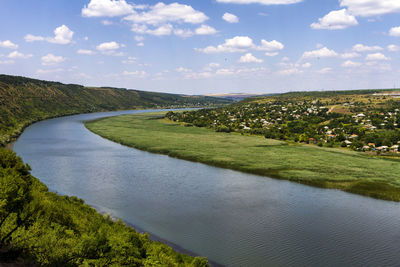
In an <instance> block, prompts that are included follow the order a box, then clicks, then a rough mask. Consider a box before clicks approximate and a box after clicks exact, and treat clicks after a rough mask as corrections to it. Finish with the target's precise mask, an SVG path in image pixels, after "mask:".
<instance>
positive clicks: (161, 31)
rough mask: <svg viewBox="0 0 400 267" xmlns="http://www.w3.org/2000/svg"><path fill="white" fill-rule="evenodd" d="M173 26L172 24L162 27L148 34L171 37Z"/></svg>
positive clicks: (149, 31)
mask: <svg viewBox="0 0 400 267" xmlns="http://www.w3.org/2000/svg"><path fill="white" fill-rule="evenodd" d="M172 29H173V26H172V25H171V24H165V25H161V26H160V27H158V28H156V29H154V30H147V31H146V33H147V34H150V35H156V36H163V35H171V32H172Z"/></svg>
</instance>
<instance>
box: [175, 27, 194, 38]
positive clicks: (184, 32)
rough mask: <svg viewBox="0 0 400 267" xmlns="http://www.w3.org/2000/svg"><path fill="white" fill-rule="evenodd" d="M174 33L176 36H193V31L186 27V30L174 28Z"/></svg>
mask: <svg viewBox="0 0 400 267" xmlns="http://www.w3.org/2000/svg"><path fill="white" fill-rule="evenodd" d="M174 34H175V35H176V36H179V37H183V38H186V37H190V36H193V35H194V32H192V31H191V30H188V29H186V30H184V29H175V30H174Z"/></svg>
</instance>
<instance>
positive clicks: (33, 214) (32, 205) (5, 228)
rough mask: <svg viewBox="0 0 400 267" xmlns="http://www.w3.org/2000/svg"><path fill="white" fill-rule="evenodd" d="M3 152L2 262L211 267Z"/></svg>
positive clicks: (0, 201) (0, 172)
mask: <svg viewBox="0 0 400 267" xmlns="http://www.w3.org/2000/svg"><path fill="white" fill-rule="evenodd" d="M29 171H30V167H29V166H28V165H25V164H24V163H23V162H22V160H21V159H20V158H19V157H17V156H16V155H15V153H13V152H11V151H8V150H5V149H0V262H3V263H4V262H5V263H7V262H12V263H15V262H19V263H24V264H38V265H41V266H78V265H79V266H80V265H83V266H208V263H207V260H206V259H204V258H198V257H196V258H193V257H190V256H187V255H183V254H180V253H177V252H175V251H173V250H172V249H171V248H170V247H168V246H166V245H164V244H162V243H160V242H152V241H150V240H149V238H148V235H143V234H139V233H137V232H136V231H135V230H134V229H132V228H130V227H127V226H126V225H125V224H124V223H123V222H121V221H117V222H114V221H113V220H112V219H111V218H110V217H109V216H103V215H101V214H99V213H97V212H96V211H95V210H94V209H93V208H91V207H89V206H88V205H85V204H84V203H83V200H81V199H78V198H76V197H67V196H59V195H57V194H55V193H52V192H49V191H48V189H47V187H46V186H45V185H44V184H42V183H41V182H40V181H39V180H38V179H36V178H34V177H33V176H31V175H30V172H29Z"/></svg>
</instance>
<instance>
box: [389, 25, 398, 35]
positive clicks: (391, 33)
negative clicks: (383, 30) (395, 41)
mask: <svg viewBox="0 0 400 267" xmlns="http://www.w3.org/2000/svg"><path fill="white" fill-rule="evenodd" d="M389 35H390V36H394V37H400V26H399V27H393V28H391V29H390V31H389Z"/></svg>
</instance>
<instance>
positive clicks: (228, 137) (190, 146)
mask: <svg viewBox="0 0 400 267" xmlns="http://www.w3.org/2000/svg"><path fill="white" fill-rule="evenodd" d="M164 115H165V113H156V114H154V113H153V114H148V113H147V114H135V115H126V116H120V117H113V118H106V119H101V120H98V121H92V122H88V123H86V126H87V128H88V129H89V130H91V131H93V132H95V133H97V134H99V135H101V136H103V137H105V138H108V139H110V140H113V141H115V142H118V143H121V144H124V145H127V146H131V147H135V148H138V149H143V150H147V151H150V152H155V153H162V154H167V155H170V156H173V157H178V158H182V159H186V160H191V161H198V162H203V163H206V164H210V165H214V166H219V167H224V168H231V169H235V170H240V171H244V172H249V173H255V174H260V175H265V176H269V177H274V178H280V179H287V180H290V181H295V182H299V183H303V184H308V185H313V186H318V187H324V188H336V189H340V190H343V191H347V192H353V193H357V194H361V195H366V196H371V197H375V198H381V199H386V200H394V201H400V176H399V173H400V164H399V162H398V161H396V160H388V159H380V158H376V157H371V156H368V155H366V154H364V153H358V152H355V151H351V150H344V149H340V148H325V147H318V146H312V145H306V144H289V143H287V142H284V141H278V140H273V139H265V138H263V137H259V136H246V135H239V134H234V133H222V132H215V131H212V130H209V129H206V128H204V127H203V128H200V127H184V126H182V125H183V124H182V123H177V122H173V121H170V120H166V119H164V118H163V117H164ZM185 125H186V126H188V125H187V124H185Z"/></svg>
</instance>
